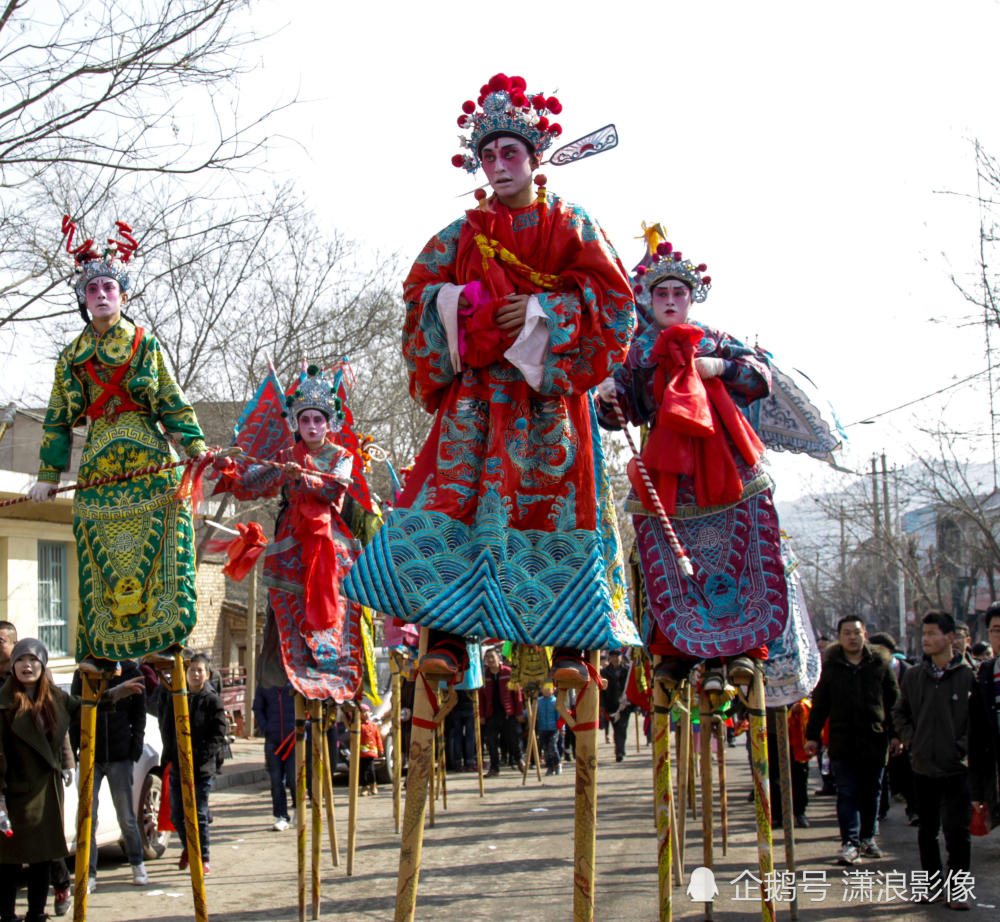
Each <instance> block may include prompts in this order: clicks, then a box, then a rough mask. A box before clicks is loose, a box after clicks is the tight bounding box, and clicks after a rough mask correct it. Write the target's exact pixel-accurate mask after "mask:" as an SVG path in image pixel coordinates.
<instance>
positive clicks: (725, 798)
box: [712, 715, 729, 858]
mask: <svg viewBox="0 0 1000 922" xmlns="http://www.w3.org/2000/svg"><path fill="white" fill-rule="evenodd" d="M712 726H713V728H714V729H715V740H716V745H717V746H718V747H719V751H718V752H717V753H716V756H717V758H718V760H719V826H720V829H721V832H722V857H723V858H725V857H726V856H727V855H728V853H729V791H728V789H727V785H726V723H725V721H724V720H723V719H722V715H716V716H715V717H713V718H712Z"/></svg>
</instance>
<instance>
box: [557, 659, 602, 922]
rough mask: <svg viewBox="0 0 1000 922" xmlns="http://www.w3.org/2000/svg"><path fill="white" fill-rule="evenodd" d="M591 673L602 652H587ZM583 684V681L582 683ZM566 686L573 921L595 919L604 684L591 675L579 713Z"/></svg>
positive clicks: (561, 697) (562, 692) (561, 705)
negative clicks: (572, 775) (572, 770)
mask: <svg viewBox="0 0 1000 922" xmlns="http://www.w3.org/2000/svg"><path fill="white" fill-rule="evenodd" d="M585 655H586V656H587V658H588V661H589V663H590V670H589V672H590V674H591V676H594V675H596V674H597V667H598V665H599V664H600V653H599V651H597V650H591V651H590V652H589V653H586V654H585ZM581 684H582V683H581ZM567 690H568V689H566V688H560V689H559V694H558V696H557V698H556V709H557V710H558V711H559V713H560V714H562V716H563V719H564V720H565V721H566V725H567V726H568V727H569V728H570V729H571V730H572V731H573V732H574V734H575V735H576V796H575V823H574V839H573V922H593V919H594V871H595V855H596V851H597V725H598V715H599V713H600V685H599V684H598V682H597V681H596V679H594V678H591V679H590V680H589V681H588V682H587V683H586V684H582V687H581V688H580V690H579V691H578V693H577V700H576V716H575V718H574V716H573V715H572V714H570V712H569V710H568V709H567V708H566V693H567Z"/></svg>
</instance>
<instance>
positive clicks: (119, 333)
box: [70, 317, 135, 368]
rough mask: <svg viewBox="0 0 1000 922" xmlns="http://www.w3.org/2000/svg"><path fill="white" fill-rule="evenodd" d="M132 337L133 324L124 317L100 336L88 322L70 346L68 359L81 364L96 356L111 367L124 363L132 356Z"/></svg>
mask: <svg viewBox="0 0 1000 922" xmlns="http://www.w3.org/2000/svg"><path fill="white" fill-rule="evenodd" d="M134 339H135V324H133V323H130V322H129V321H128V320H126V319H125V318H124V317H122V318H120V319H119V321H118V323H116V324H115V325H114V326H113V327H111V329H109V330H107V331H106V332H105V333H103V334H102V335H100V336H98V335H97V333H96V331H95V330H94V327H93V325H92V324H89V323H88V324H87V328H86V329H85V330H84V331H83V332H82V333H81V334H80V335H79V336H78V337H77V338H76V340H75V341H74V343H73V345H72V347H71V352H70V356H71V358H70V361H71V362H72V364H74V365H82V364H83V363H84V362H86V361H87V360H88V359H90V358H94V357H96V358H97V360H98V361H99V362H100V363H101V364H102V365H109V366H111V367H113V368H114V367H117V366H118V365H124V364H125V362H127V361H128V360H129V359H130V358H131V357H132V342H133V340H134Z"/></svg>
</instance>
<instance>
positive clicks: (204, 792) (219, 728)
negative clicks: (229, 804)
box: [160, 653, 226, 874]
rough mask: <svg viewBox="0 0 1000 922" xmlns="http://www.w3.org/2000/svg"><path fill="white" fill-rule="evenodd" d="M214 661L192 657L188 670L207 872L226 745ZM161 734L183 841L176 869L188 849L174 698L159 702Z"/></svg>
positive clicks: (172, 803) (173, 820)
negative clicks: (211, 804) (211, 809)
mask: <svg viewBox="0 0 1000 922" xmlns="http://www.w3.org/2000/svg"><path fill="white" fill-rule="evenodd" d="M210 674H211V662H210V661H209V658H208V657H207V656H205V654H203V653H197V654H195V655H194V656H192V657H191V662H190V663H189V664H188V667H187V685H188V712H189V714H190V717H191V752H192V755H193V757H194V758H193V764H194V796H195V805H196V808H197V811H198V838H199V839H200V841H201V860H202V866H203V867H204V869H205V873H206V874H207V873H208V872H209V861H208V846H209V842H208V794H209V791H211V789H212V779H213V777H214V776H215V772H216V768H217V765H216V757H217V756H218V754H219V753H220V752H221V751H222V748H223V746H224V745H225V742H226V712H225V710H224V709H223V707H222V699H221V698H219V696H218V695H217V694H216V693H215V692H214V691H212V688H211V686H210V685H209V684H208V679H209V675H210ZM160 702H161V705H160V706H161V709H162V710H161V713H160V733H161V735H162V737H163V755H162V758H161V764H162V765H164V766H166V765H167V763H169V764H170V822H171V823H173V825H174V829H176V830H177V835H178V836H179V837H180V840H181V847H182V851H181V857H180V860H179V861H178V862H177V867H178V868H179V869H180V870H182V871H183V870H184V869H185V868H186V867H187V866H188V850H187V842H186V839H185V834H184V832H185V830H184V803H183V800H182V799H181V779H180V769H179V763H178V761H177V735H176V731H175V728H174V714H173V696H172V695H164V696H162V697H161V699H160Z"/></svg>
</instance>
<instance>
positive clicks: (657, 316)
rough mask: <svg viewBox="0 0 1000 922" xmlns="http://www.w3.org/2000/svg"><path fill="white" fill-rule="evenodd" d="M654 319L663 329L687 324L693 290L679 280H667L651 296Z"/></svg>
mask: <svg viewBox="0 0 1000 922" xmlns="http://www.w3.org/2000/svg"><path fill="white" fill-rule="evenodd" d="M650 302H651V304H652V308H653V319H654V320H655V321H656V325H657V326H658V327H660V328H661V329H664V330H665V329H666V328H667V327H672V326H674V325H675V324H678V323H687V319H688V313H689V312H690V310H691V289H690V288H688V287H687V285H685V284H684V283H683V282H682V281H680V280H679V279H665V280H664V281H662V282H660V284H659V285H657V286H656V287H655V288H654V289H653V291H652V294H651V295H650Z"/></svg>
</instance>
